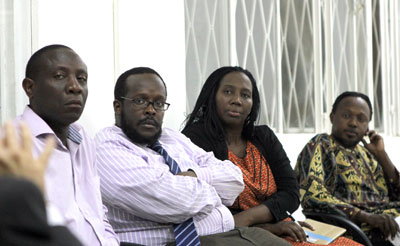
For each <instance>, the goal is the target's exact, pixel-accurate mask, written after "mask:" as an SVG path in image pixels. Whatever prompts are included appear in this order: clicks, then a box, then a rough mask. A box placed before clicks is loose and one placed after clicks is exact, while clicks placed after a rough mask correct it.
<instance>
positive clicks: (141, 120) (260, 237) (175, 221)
mask: <svg viewBox="0 0 400 246" xmlns="http://www.w3.org/2000/svg"><path fill="white" fill-rule="evenodd" d="M166 99H167V89H166V85H165V83H164V81H163V79H162V78H161V76H160V75H159V74H158V73H157V72H156V71H154V70H153V69H151V68H147V67H137V68H133V69H130V70H128V71H126V72H125V73H123V74H122V75H121V76H120V77H119V78H118V80H117V82H116V85H115V89H114V112H115V125H114V126H111V127H107V128H105V129H103V130H101V131H100V132H99V133H98V134H97V135H96V141H97V151H96V152H97V158H96V159H97V165H98V168H99V173H100V176H101V190H102V195H103V202H104V204H105V205H106V206H107V207H108V211H109V214H108V218H109V220H110V223H111V224H112V226H113V228H114V230H115V232H116V233H117V235H118V236H119V238H120V240H121V242H122V243H121V245H185V246H186V245H200V243H201V244H202V245H287V244H288V243H287V242H286V241H284V240H281V239H280V238H278V237H276V236H274V235H272V234H271V233H269V232H267V231H265V230H262V229H260V228H256V227H252V228H247V227H246V228H239V229H234V226H235V222H234V219H233V216H232V214H231V213H230V211H229V210H228V208H227V207H226V206H228V205H231V204H232V203H233V202H234V200H235V198H236V197H237V196H238V195H239V194H240V192H242V190H243V188H244V186H243V179H242V173H241V171H240V169H239V168H238V167H236V166H235V165H233V164H232V163H231V162H230V161H220V160H218V159H216V158H215V157H214V155H213V154H212V153H211V152H210V153H207V152H205V151H204V150H203V149H201V148H199V147H197V146H196V145H194V144H193V143H192V142H191V141H190V140H189V139H188V138H186V137H185V136H184V135H183V134H181V133H180V132H178V131H175V130H172V129H169V128H162V121H163V117H164V112H165V111H166V110H167V109H168V107H169V104H168V103H166Z"/></svg>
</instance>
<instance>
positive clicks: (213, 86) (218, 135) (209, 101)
mask: <svg viewBox="0 0 400 246" xmlns="http://www.w3.org/2000/svg"><path fill="white" fill-rule="evenodd" d="M232 72H240V73H244V74H245V75H246V76H247V77H248V78H249V79H250V81H251V85H252V87H253V95H252V96H253V106H252V108H251V111H250V114H249V115H248V116H247V118H246V120H245V123H244V127H243V131H242V135H243V137H244V138H245V139H249V138H251V136H252V135H253V131H254V124H255V122H256V120H257V119H258V115H259V111H260V95H259V92H258V89H257V84H256V81H255V79H254V77H253V75H252V74H251V73H250V72H249V71H248V70H246V69H243V68H241V67H232V66H226V67H221V68H218V69H217V70H215V71H214V72H213V73H211V74H210V76H209V77H208V78H207V80H206V82H205V83H204V85H203V88H202V89H201V92H200V95H199V97H198V98H197V101H196V104H195V106H194V109H193V111H192V113H190V114H189V115H188V116H187V118H186V120H185V121H186V125H185V127H184V129H183V130H182V131H185V129H186V128H187V127H189V126H191V125H193V124H195V123H196V122H203V123H204V130H205V133H206V135H207V136H206V137H208V138H211V139H217V140H220V139H225V131H224V129H223V127H222V123H221V120H220V119H219V117H218V114H217V110H216V100H215V96H216V94H217V91H218V88H219V85H220V83H221V80H222V79H223V78H224V76H225V75H227V74H229V73H232Z"/></svg>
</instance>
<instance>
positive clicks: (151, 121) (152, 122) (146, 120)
mask: <svg viewBox="0 0 400 246" xmlns="http://www.w3.org/2000/svg"><path fill="white" fill-rule="evenodd" d="M137 124H138V125H142V124H150V125H153V126H156V127H160V123H159V122H158V121H157V120H156V119H154V118H153V117H146V118H143V119H141V120H139V121H138V123H137Z"/></svg>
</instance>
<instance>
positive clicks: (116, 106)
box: [113, 100, 121, 115]
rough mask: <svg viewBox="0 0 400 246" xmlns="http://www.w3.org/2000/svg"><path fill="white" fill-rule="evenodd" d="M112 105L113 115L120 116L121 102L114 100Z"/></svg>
mask: <svg viewBox="0 0 400 246" xmlns="http://www.w3.org/2000/svg"><path fill="white" fill-rule="evenodd" d="M113 105H114V113H115V115H120V114H121V102H120V101H118V100H114V102H113Z"/></svg>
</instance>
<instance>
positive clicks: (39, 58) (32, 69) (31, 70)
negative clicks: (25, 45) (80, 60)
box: [25, 44, 74, 80]
mask: <svg viewBox="0 0 400 246" xmlns="http://www.w3.org/2000/svg"><path fill="white" fill-rule="evenodd" d="M58 49H68V50H70V51H73V50H72V49H71V48H70V47H68V46H65V45H61V44H52V45H48V46H45V47H43V48H41V49H40V50H38V51H36V52H35V53H34V54H33V55H32V56H31V58H29V61H28V63H27V65H26V70H25V77H26V78H31V79H33V80H35V79H36V78H37V76H38V74H39V72H40V71H41V70H42V68H43V66H45V59H44V58H45V57H46V56H45V55H46V53H48V52H50V51H54V50H58ZM73 52H74V51H73Z"/></svg>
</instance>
